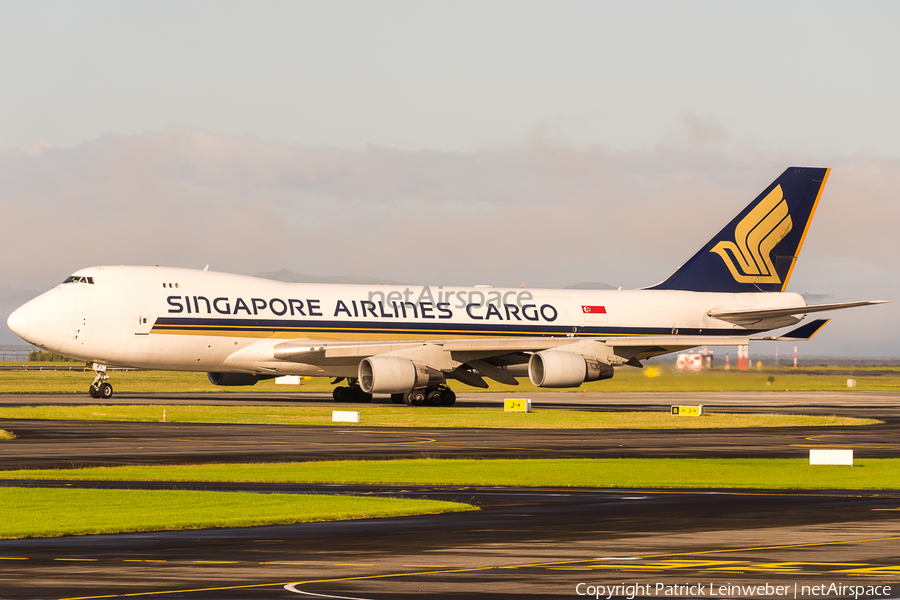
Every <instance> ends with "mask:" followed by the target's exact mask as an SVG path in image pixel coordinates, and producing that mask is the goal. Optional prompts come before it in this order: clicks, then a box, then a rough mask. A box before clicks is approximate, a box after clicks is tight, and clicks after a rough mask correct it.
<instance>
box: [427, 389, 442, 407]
mask: <svg viewBox="0 0 900 600" xmlns="http://www.w3.org/2000/svg"><path fill="white" fill-rule="evenodd" d="M442 399H443V398H442V393H441V390H431V391H430V392H428V395H427V396H426V397H425V404H427V405H428V406H440V405H441V400H442Z"/></svg>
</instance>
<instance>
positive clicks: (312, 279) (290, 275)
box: [256, 269, 409, 285]
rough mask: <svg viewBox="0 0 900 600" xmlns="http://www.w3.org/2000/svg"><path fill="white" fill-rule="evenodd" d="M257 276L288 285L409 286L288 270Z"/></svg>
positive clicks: (382, 280)
mask: <svg viewBox="0 0 900 600" xmlns="http://www.w3.org/2000/svg"><path fill="white" fill-rule="evenodd" d="M256 276H257V277H263V278H265V279H274V280H275V281H286V282H288V283H364V284H370V285H378V284H389V285H409V284H406V283H403V282H400V281H391V280H389V279H378V278H375V277H356V276H353V275H337V276H332V277H316V276H315V275H304V274H303V273H294V272H293V271H288V270H287V269H281V270H280V271H271V272H268V273H257V274H256Z"/></svg>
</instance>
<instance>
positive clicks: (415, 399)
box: [403, 390, 425, 406]
mask: <svg viewBox="0 0 900 600" xmlns="http://www.w3.org/2000/svg"><path fill="white" fill-rule="evenodd" d="M403 401H404V402H406V404H407V406H422V405H423V404H425V392H423V391H422V390H413V391H411V392H407V393H406V395H405V396H404V397H403Z"/></svg>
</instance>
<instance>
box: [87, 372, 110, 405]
mask: <svg viewBox="0 0 900 600" xmlns="http://www.w3.org/2000/svg"><path fill="white" fill-rule="evenodd" d="M91 368H92V369H93V370H94V373H96V374H97V376H96V377H94V382H93V383H91V387H90V389H88V393H89V394H90V395H91V398H99V399H102V400H109V399H110V398H112V396H113V387H112V386H111V385H110V384H108V383H106V380H107V379H109V375H107V374H106V365H100V364H97V363H94V365H93V366H92V367H91Z"/></svg>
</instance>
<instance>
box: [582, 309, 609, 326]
mask: <svg viewBox="0 0 900 600" xmlns="http://www.w3.org/2000/svg"><path fill="white" fill-rule="evenodd" d="M581 314H582V315H583V316H584V322H585V323H606V320H607V317H606V307H605V306H582V307H581Z"/></svg>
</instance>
